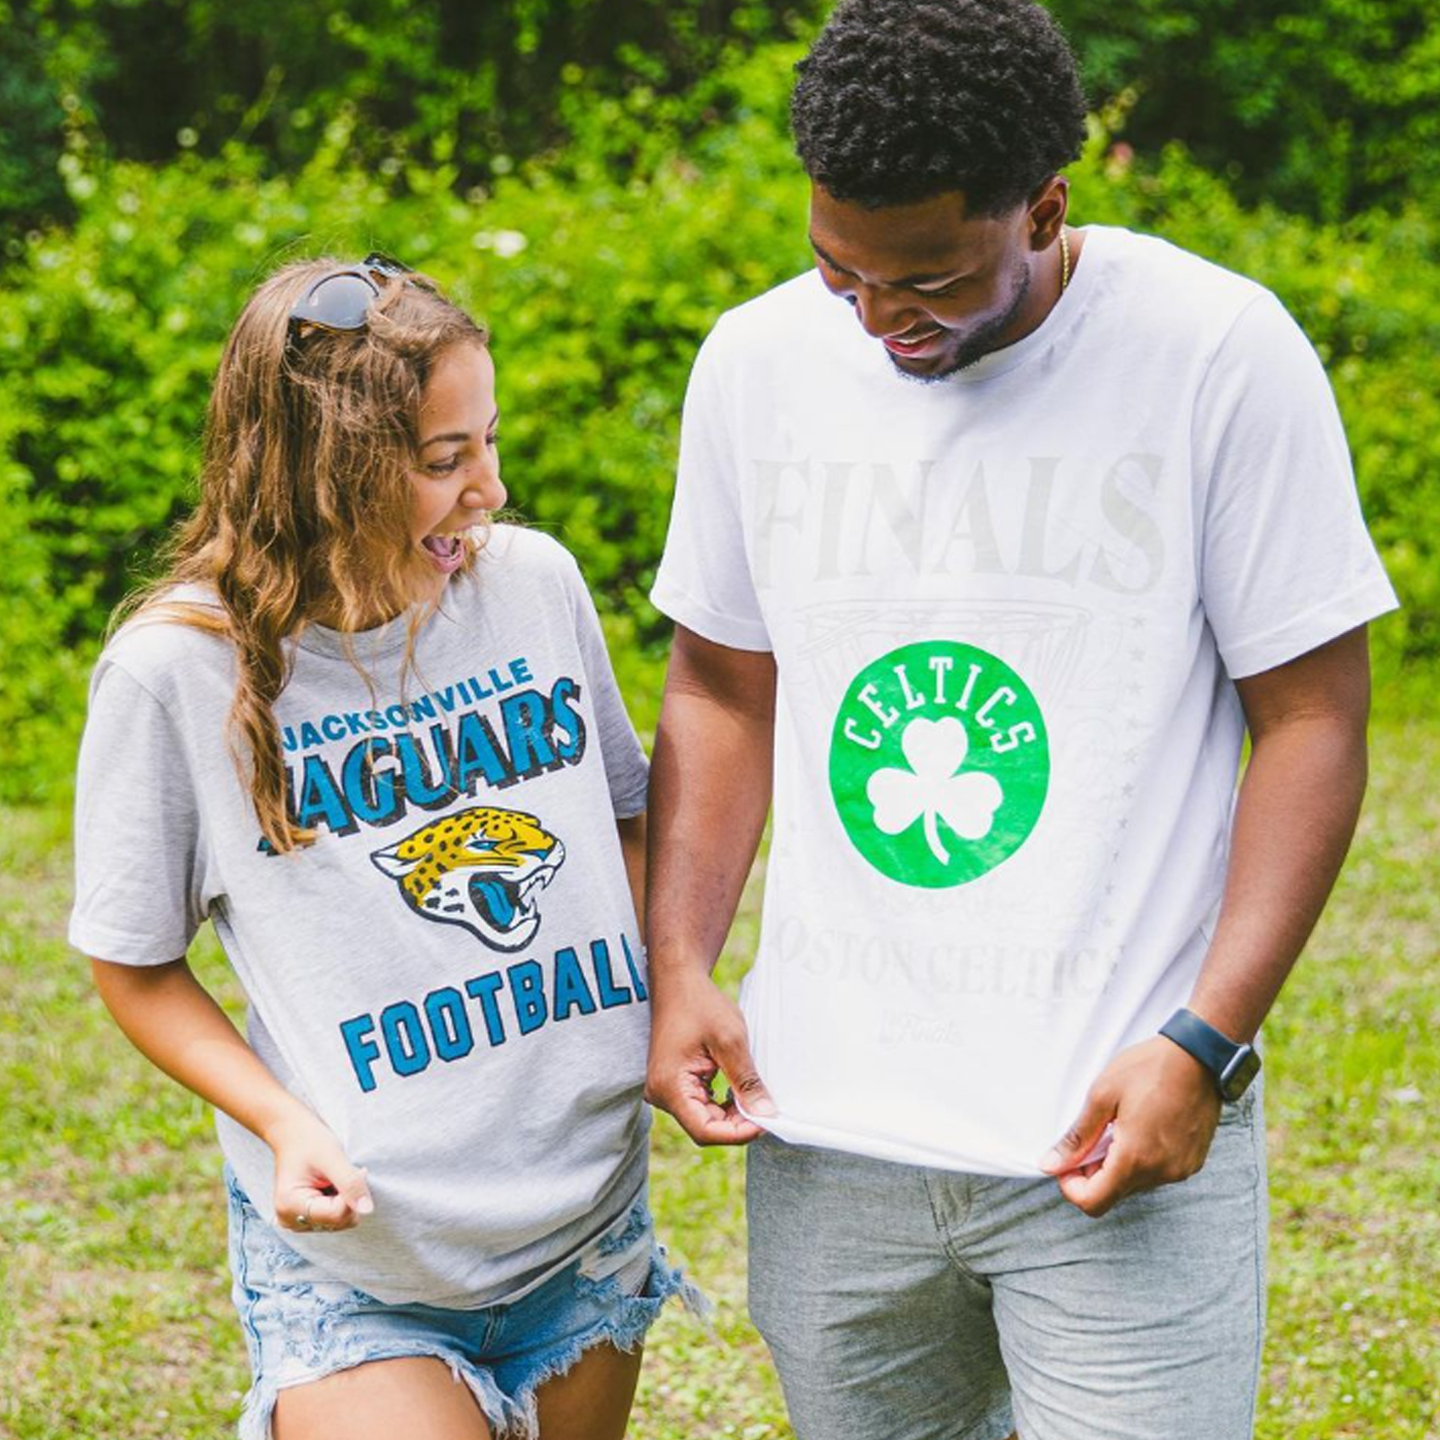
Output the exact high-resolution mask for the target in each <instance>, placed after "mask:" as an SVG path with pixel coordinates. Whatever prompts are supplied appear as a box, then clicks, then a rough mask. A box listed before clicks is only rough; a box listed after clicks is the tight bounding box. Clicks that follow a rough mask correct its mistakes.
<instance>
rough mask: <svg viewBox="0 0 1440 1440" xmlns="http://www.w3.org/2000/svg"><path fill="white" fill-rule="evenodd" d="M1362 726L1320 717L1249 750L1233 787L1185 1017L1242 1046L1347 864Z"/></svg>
mask: <svg viewBox="0 0 1440 1440" xmlns="http://www.w3.org/2000/svg"><path fill="white" fill-rule="evenodd" d="M1365 778H1366V756H1365V736H1364V728H1363V724H1362V725H1359V726H1357V725H1356V724H1355V723H1354V722H1353V721H1351V720H1347V719H1344V718H1340V717H1336V716H1329V715H1320V716H1314V717H1309V718H1301V719H1297V720H1293V721H1290V722H1289V723H1287V724H1284V725H1281V726H1279V727H1277V728H1276V729H1274V730H1273V731H1270V732H1267V733H1266V734H1264V735H1263V736H1261V737H1260V738H1259V739H1257V740H1256V742H1255V745H1254V749H1253V751H1252V754H1251V759H1250V764H1249V766H1248V768H1247V769H1246V772H1245V778H1244V781H1243V782H1242V784H1241V787H1240V796H1239V802H1238V804H1237V807H1236V814H1235V829H1234V835H1233V837H1232V841H1231V849H1230V868H1229V872H1228V875H1227V878H1226V884H1225V898H1224V901H1223V904H1222V906H1221V911H1220V919H1219V922H1218V924H1217V926H1216V930H1215V938H1214V941H1213V943H1212V945H1211V947H1210V952H1209V954H1208V955H1207V957H1206V960H1205V964H1204V966H1203V968H1202V969H1201V972H1200V978H1199V980H1198V981H1197V983H1196V986H1195V991H1194V994H1193V997H1192V999H1191V1002H1190V1003H1191V1008H1192V1009H1193V1010H1194V1011H1195V1012H1196V1013H1197V1014H1199V1015H1201V1016H1202V1017H1203V1018H1204V1019H1206V1020H1208V1021H1209V1022H1210V1023H1211V1024H1212V1025H1214V1026H1215V1028H1216V1029H1217V1030H1220V1031H1222V1032H1223V1033H1224V1034H1226V1035H1228V1036H1230V1037H1231V1038H1232V1039H1235V1040H1250V1039H1252V1038H1253V1037H1254V1035H1255V1032H1256V1031H1257V1030H1258V1029H1259V1028H1260V1024H1261V1022H1262V1021H1263V1020H1264V1018H1265V1016H1266V1014H1267V1013H1268V1012H1269V1010H1270V1007H1271V1005H1272V1004H1273V1003H1274V1000H1275V997H1276V995H1277V994H1278V993H1279V991H1280V987H1281V986H1282V985H1283V984H1284V983H1285V978H1286V976H1287V975H1288V974H1289V973H1290V969H1291V967H1292V966H1293V965H1294V963H1295V960H1296V958H1297V957H1298V956H1299V954H1300V951H1301V950H1302V949H1303V948H1304V945H1305V942H1306V940H1307V939H1309V936H1310V932H1311V930H1312V929H1313V928H1314V926H1315V922H1316V920H1318V919H1319V917H1320V912H1321V911H1322V910H1323V909H1324V906H1325V902H1326V900H1327V899H1328V898H1329V895H1330V891H1331V888H1332V887H1333V886H1334V884H1335V877H1336V876H1337V875H1338V874H1339V871H1340V866H1341V864H1342V862H1343V861H1344V859H1345V853H1346V851H1347V850H1348V848H1349V845H1350V839H1351V836H1352V835H1353V834H1354V830H1355V821H1356V819H1357V817H1358V816H1359V813H1360V802H1361V799H1362V798H1363V796H1364V793H1365Z"/></svg>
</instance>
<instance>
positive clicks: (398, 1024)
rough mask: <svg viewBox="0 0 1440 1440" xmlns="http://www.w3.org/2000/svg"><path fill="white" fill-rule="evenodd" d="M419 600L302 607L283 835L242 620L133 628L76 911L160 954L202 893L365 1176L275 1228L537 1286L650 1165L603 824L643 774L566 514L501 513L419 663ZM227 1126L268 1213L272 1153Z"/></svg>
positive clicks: (100, 684)
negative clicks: (349, 1198) (335, 1216)
mask: <svg viewBox="0 0 1440 1440" xmlns="http://www.w3.org/2000/svg"><path fill="white" fill-rule="evenodd" d="M190 598H192V599H195V600H198V601H200V602H201V603H203V602H204V600H205V597H204V595H203V592H196V593H195V594H193V595H192V596H191V597H190ZM406 624H407V622H406V620H405V619H404V618H401V619H400V620H397V621H395V622H392V624H391V625H389V626H386V627H383V628H382V629H380V630H376V631H372V632H368V633H365V634H361V635H356V636H351V637H345V636H342V635H340V634H337V633H335V632H333V631H328V630H325V629H322V628H319V627H312V628H310V629H307V630H306V631H305V632H303V634H302V636H301V638H300V640H299V642H298V645H297V646H296V648H295V652H294V669H293V672H292V674H291V677H290V680H289V683H288V684H287V685H286V687H285V690H284V692H283V693H282V694H281V696H280V699H279V701H278V702H277V704H276V706H275V712H276V718H277V720H278V722H279V726H280V734H281V740H282V745H283V752H284V762H285V769H286V783H287V786H288V789H289V801H290V807H291V810H292V813H293V814H294V815H295V816H296V818H297V819H298V820H299V821H300V823H301V824H302V825H305V826H308V827H310V828H312V829H313V830H314V831H315V832H316V836H317V839H316V842H315V843H314V844H313V845H312V846H310V847H309V848H307V849H304V850H301V851H298V852H296V853H294V854H291V855H283V856H282V855H276V854H273V853H271V851H270V849H269V847H268V845H267V844H266V843H265V842H264V841H263V839H262V838H261V836H260V832H259V830H258V828H257V826H256V821H255V814H254V809H253V806H252V804H251V803H250V800H249V797H248V795H247V793H246V792H245V790H244V789H243V788H242V787H241V785H240V783H239V781H238V780H237V777H236V772H235V767H234V765H233V763H232V761H231V758H230V753H229V750H228V748H227V733H226V718H227V715H228V712H229V708H230V703H231V699H232V697H233V695H234V690H235V666H234V658H233V654H232V651H231V650H230V647H229V646H228V644H227V643H226V642H225V641H223V640H220V639H217V638H214V637H211V636H208V635H204V634H202V633H200V632H198V631H196V630H194V629H191V628H187V627H185V626H183V625H179V624H176V623H172V622H166V621H156V620H149V621H143V620H142V621H137V622H132V623H131V624H130V625H128V626H127V627H126V628H125V629H124V630H123V631H122V632H121V633H120V634H119V635H118V636H117V638H116V639H115V640H114V641H113V642H112V643H111V645H110V646H109V647H108V648H107V649H106V651H105V653H104V655H103V656H102V657H101V660H100V663H99V665H98V666H97V668H96V671H95V676H94V680H93V682H92V688H91V700H90V713H89V719H88V723H87V726H86V730H85V738H84V742H83V745H82V749H81V757H80V772H79V794H78V799H77V805H76V827H75V848H76V870H77V883H76V904H75V911H74V915H73V917H72V921H71V929H70V936H71V940H72V942H73V943H74V944H75V945H76V946H77V947H78V948H79V949H81V950H83V951H84V952H85V953H87V954H89V955H93V956H97V957H99V958H100V959H102V960H109V961H114V962H118V963H121V964H129V965H153V964H161V963H164V962H167V961H171V960H175V959H177V958H179V957H180V956H182V955H184V954H185V952H186V950H187V948H188V947H189V945H190V942H191V940H192V939H193V937H194V935H195V932H196V930H197V928H198V927H199V926H200V924H201V922H202V921H203V920H204V919H206V918H207V917H208V918H209V919H210V920H212V921H213V922H214V926H215V930H216V933H217V935H218V936H219V939H220V942H221V944H222V946H223V948H224V950H225V952H226V955H227V956H228V958H229V960H230V962H231V963H232V965H233V966H234V968H235V972H236V974H237V975H238V977H239V979H240V982H241V984H242V985H243V987H244V990H245V993H246V996H247V998H248V1000H249V1004H250V1010H249V1020H248V1034H249V1038H250V1041H251V1044H252V1045H253V1046H254V1048H255V1050H256V1051H257V1052H258V1053H259V1055H260V1056H261V1058H262V1059H263V1060H264V1061H265V1062H266V1064H267V1065H268V1066H269V1067H270V1069H271V1070H272V1071H273V1072H274V1073H275V1074H276V1075H277V1076H278V1077H279V1079H280V1080H281V1082H282V1083H283V1084H284V1085H285V1086H287V1087H288V1088H289V1089H290V1090H291V1091H292V1092H293V1093H295V1094H296V1095H298V1096H299V1097H300V1099H302V1100H303V1101H304V1102H305V1103H306V1104H308V1105H309V1106H310V1107H311V1108H312V1109H313V1110H315V1112H316V1113H317V1114H318V1115H320V1116H321V1118H322V1119H324V1120H325V1121H326V1123H327V1124H329V1125H330V1127H331V1128H332V1129H333V1130H334V1131H335V1133H336V1135H337V1136H338V1138H339V1140H340V1142H341V1144H342V1145H343V1146H344V1148H345V1151H346V1153H347V1155H348V1156H349V1157H350V1159H351V1160H352V1161H353V1162H354V1163H355V1164H357V1165H362V1166H364V1167H366V1169H367V1170H368V1172H369V1177H370V1185H371V1190H372V1192H373V1194H374V1197H375V1205H376V1209H375V1213H374V1214H373V1215H371V1216H369V1217H368V1218H367V1219H366V1220H365V1221H364V1222H363V1223H362V1224H361V1225H360V1226H358V1227H357V1228H356V1229H354V1230H351V1231H347V1232H345V1233H343V1234H334V1235H325V1234H318V1235H317V1234H297V1235H289V1234H287V1236H286V1241H287V1243H288V1244H290V1245H292V1246H293V1247H294V1248H295V1249H298V1250H300V1251H302V1252H303V1253H304V1254H305V1255H306V1256H307V1257H308V1258H310V1259H312V1260H314V1261H315V1262H316V1263H318V1264H321V1265H323V1266H325V1267H326V1268H328V1269H329V1270H330V1271H331V1272H332V1273H333V1274H335V1275H336V1276H337V1278H340V1279H342V1280H344V1281H346V1282H348V1283H350V1284H352V1285H354V1286H356V1287H357V1288H359V1289H361V1290H364V1291H366V1292H367V1293H370V1294H373V1295H376V1296H378V1297H379V1298H381V1299H383V1300H387V1301H424V1302H428V1303H431V1304H436V1305H448V1306H456V1307H462V1308H465V1307H474V1306H480V1305H485V1304H489V1303H493V1302H495V1301H497V1300H499V1299H502V1298H505V1297H509V1296H514V1295H516V1294H518V1293H520V1292H521V1291H523V1290H524V1289H526V1288H528V1287H529V1286H531V1285H533V1284H534V1283H536V1282H537V1281H538V1280H539V1279H541V1278H543V1277H544V1276H545V1275H546V1274H547V1273H548V1272H549V1271H550V1270H552V1269H553V1268H554V1267H555V1266H556V1265H557V1264H559V1263H562V1262H563V1261H564V1260H566V1259H568V1257H569V1256H571V1255H572V1254H574V1253H575V1252H576V1251H577V1250H578V1249H579V1248H580V1247H581V1246H582V1245H583V1244H584V1243H585V1241H586V1240H588V1239H589V1238H590V1237H591V1236H593V1235H595V1234H597V1233H598V1232H600V1231H601V1230H603V1229H604V1228H605V1226H606V1225H608V1224H609V1223H610V1222H611V1221H612V1220H614V1219H615V1218H616V1216H618V1215H619V1214H620V1213H621V1212H622V1211H623V1210H624V1209H625V1208H626V1207H627V1206H628V1205H629V1204H630V1203H631V1201H632V1200H633V1198H634V1196H635V1194H636V1192H637V1191H638V1189H639V1188H640V1186H641V1185H642V1184H643V1182H644V1176H645V1164H646V1137H647V1128H648V1118H647V1113H646V1111H645V1109H644V1107H643V1105H642V1102H641V1087H642V1080H643V1075H644V1065H645V1046H646V1037H647V1033H648V1007H647V1001H648V998H649V997H648V992H647V989H646V978H645V957H644V952H643V950H642V948H641V944H640V932H639V929H638V926H637V924H636V918H635V914H634V911H633V907H632V903H631V897H630V891H629V887H628V885H627V882H626V876H625V871H624V865H623V862H622V858H621V852H620V847H619V840H618V835H617V831H616V826H615V821H616V819H617V818H623V817H628V816H633V815H637V814H639V813H641V812H642V811H643V810H644V808H645V786H646V778H647V773H646V762H645V756H644V752H643V751H642V750H641V748H640V744H639V741H638V740H637V739H636V736H635V733H634V731H633V729H632V728H631V726H630V723H629V721H628V719H627V718H626V715H625V710H624V707H623V705H622V703H621V700H620V697H619V695H618V693H617V691H616V687H615V682H614V678H613V675H612V672H611V669H610V664H609V660H608V658H607V656H606V653H605V646H604V641H603V639H602V636H601V633H600V628H599V623H598V620H597V618H596V615H595V610H594V607H593V605H592V604H591V601H590V598H589V596H588V594H587V593H586V590H585V587H584V584H583V582H582V581H581V578H580V574H579V571H578V570H577V568H576V566H575V563H574V561H573V560H572V559H571V558H570V556H569V555H568V554H567V553H566V552H565V551H564V550H563V549H561V547H560V546H559V545H557V544H556V543H555V542H554V541H553V540H550V539H549V538H547V537H546V536H543V535H541V534H538V533H535V532H531V531H525V530H519V529H515V528H513V527H508V526H497V527H495V529H494V530H493V532H492V534H491V536H490V538H489V541H488V543H487V546H486V548H485V550H484V551H483V552H482V553H481V555H480V557H479V558H478V560H477V563H476V565H475V567H474V569H473V572H472V573H470V574H468V575H464V576H457V577H455V578H454V579H453V580H452V581H451V582H450V584H449V586H448V589H447V592H446V597H445V600H444V602H443V604H442V608H441V610H440V612H439V613H438V614H436V615H434V616H433V617H432V618H431V619H429V620H428V621H427V622H426V623H425V624H424V625H423V627H422V628H421V630H420V632H419V635H418V638H417V643H416V648H415V659H414V664H413V666H412V667H411V669H410V670H409V672H408V673H407V674H402V673H401V671H402V661H403V655H404V648H405V631H406ZM356 662H358V664H359V667H360V668H358V669H357V664H356ZM367 677H368V678H367ZM219 1129H220V1136H221V1142H222V1145H223V1148H224V1150H225V1154H226V1156H227V1158H228V1159H229V1160H230V1162H231V1163H232V1165H233V1166H234V1167H235V1169H236V1171H237V1173H238V1175H239V1179H240V1182H241V1184H242V1186H243V1187H244V1189H245V1191H246V1192H247V1193H248V1194H249V1196H250V1197H251V1199H252V1200H253V1201H254V1202H255V1204H256V1205H257V1207H259V1208H260V1210H261V1211H262V1213H265V1214H267V1215H269V1214H270V1207H271V1205H272V1203H273V1202H272V1190H273V1162H272V1157H271V1154H270V1151H269V1149H268V1148H267V1147H266V1146H265V1145H264V1144H263V1143H262V1142H261V1141H259V1140H258V1139H257V1138H256V1137H255V1136H253V1135H251V1134H250V1133H249V1132H248V1131H246V1130H245V1129H243V1128H242V1127H241V1126H239V1125H236V1124H235V1123H234V1122H232V1121H230V1120H228V1119H227V1118H226V1117H224V1116H220V1117H219Z"/></svg>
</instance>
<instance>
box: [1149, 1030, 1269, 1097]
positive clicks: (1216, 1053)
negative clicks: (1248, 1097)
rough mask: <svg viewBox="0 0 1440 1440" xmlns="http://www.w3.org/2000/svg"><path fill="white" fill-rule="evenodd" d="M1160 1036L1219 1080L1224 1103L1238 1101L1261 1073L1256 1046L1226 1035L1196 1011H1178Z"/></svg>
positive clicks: (1216, 1084) (1217, 1085)
mask: <svg viewBox="0 0 1440 1440" xmlns="http://www.w3.org/2000/svg"><path fill="white" fill-rule="evenodd" d="M1160 1033H1161V1034H1162V1035H1163V1036H1164V1037H1165V1038H1166V1039H1167V1040H1173V1041H1174V1042H1175V1043H1176V1044H1177V1045H1178V1046H1179V1047H1180V1048H1181V1049H1182V1050H1184V1051H1185V1052H1186V1053H1187V1054H1190V1055H1193V1056H1194V1057H1195V1058H1196V1059H1197V1060H1198V1061H1199V1062H1200V1063H1201V1064H1202V1065H1203V1066H1204V1067H1205V1068H1206V1069H1207V1070H1208V1071H1209V1072H1210V1073H1211V1074H1212V1075H1213V1076H1214V1077H1215V1086H1216V1088H1217V1089H1218V1090H1219V1091H1220V1098H1221V1099H1222V1100H1227V1101H1233V1100H1238V1099H1239V1098H1240V1097H1241V1096H1242V1095H1243V1094H1244V1093H1245V1092H1246V1091H1247V1090H1248V1089H1249V1088H1250V1082H1251V1081H1252V1080H1253V1079H1254V1078H1255V1077H1256V1076H1257V1075H1258V1074H1259V1073H1260V1057H1259V1056H1258V1055H1257V1054H1256V1053H1255V1048H1254V1046H1251V1045H1242V1044H1241V1043H1240V1042H1239V1041H1236V1040H1232V1039H1230V1037H1229V1036H1228V1035H1222V1034H1221V1033H1220V1032H1219V1031H1218V1030H1217V1029H1216V1028H1215V1027H1214V1026H1213V1025H1210V1024H1207V1023H1206V1022H1205V1021H1204V1020H1202V1019H1201V1018H1200V1017H1199V1016H1198V1015H1197V1014H1195V1012H1194V1011H1193V1010H1184V1009H1181V1010H1177V1011H1176V1012H1175V1013H1174V1014H1173V1015H1172V1016H1171V1017H1170V1018H1169V1019H1168V1020H1167V1021H1166V1022H1165V1023H1164V1024H1163V1025H1162V1026H1161V1027H1160Z"/></svg>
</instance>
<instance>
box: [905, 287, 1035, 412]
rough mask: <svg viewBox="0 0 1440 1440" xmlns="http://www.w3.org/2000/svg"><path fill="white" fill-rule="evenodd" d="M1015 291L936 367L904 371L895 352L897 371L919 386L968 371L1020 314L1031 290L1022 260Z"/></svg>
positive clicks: (984, 355) (997, 347)
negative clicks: (999, 310) (1000, 309)
mask: <svg viewBox="0 0 1440 1440" xmlns="http://www.w3.org/2000/svg"><path fill="white" fill-rule="evenodd" d="M1014 273H1015V294H1014V296H1013V297H1012V299H1011V301H1010V303H1009V305H1007V306H1006V307H1005V310H1004V312H1003V313H1002V314H1000V315H997V316H995V318H994V319H993V320H986V321H985V322H984V324H982V325H979V326H977V327H976V328H975V329H974V330H972V331H971V332H970V333H969V334H968V335H967V336H965V338H964V339H963V340H962V341H961V342H960V345H959V348H958V349H957V350H956V351H955V353H954V354H953V355H951V356H950V357H949V358H948V359H947V360H946V361H945V363H944V365H943V366H942V367H941V368H940V369H939V370H930V371H927V372H926V373H925V374H924V375H917V374H916V373H915V371H913V370H907V369H905V367H904V366H903V365H901V363H900V357H899V356H898V355H890V352H889V351H888V350H887V351H886V352H885V353H886V354H887V355H890V363H891V364H892V365H893V366H894V367H895V369H896V371H897V372H898V373H899V374H900V375H902V376H903V377H904V378H905V379H906V380H918V381H919V382H920V384H922V385H932V384H934V383H935V381H937V380H948V379H949V378H950V376H952V375H954V374H957V373H958V372H959V371H961V370H968V369H969V368H970V366H972V365H974V364H975V363H976V361H978V360H983V359H984V358H985V357H986V356H987V355H990V354H993V353H994V352H995V351H996V350H998V349H1000V348H1002V347H1001V346H999V345H997V344H996V342H997V341H998V340H999V338H1000V337H1001V336H1002V335H1003V334H1004V333H1005V332H1006V331H1007V330H1008V329H1009V328H1010V327H1011V326H1012V325H1013V324H1014V323H1015V317H1016V316H1017V315H1018V314H1019V313H1020V307H1021V306H1022V305H1024V303H1025V297H1026V296H1027V295H1028V294H1029V293H1030V267H1029V266H1028V265H1027V264H1026V263H1025V262H1024V260H1017V261H1016V262H1015V272H1014Z"/></svg>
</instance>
